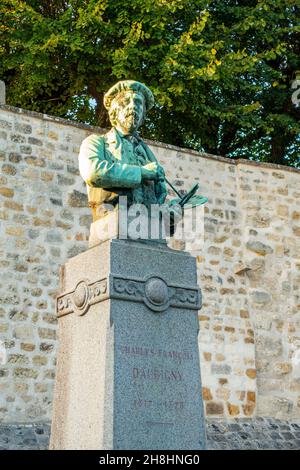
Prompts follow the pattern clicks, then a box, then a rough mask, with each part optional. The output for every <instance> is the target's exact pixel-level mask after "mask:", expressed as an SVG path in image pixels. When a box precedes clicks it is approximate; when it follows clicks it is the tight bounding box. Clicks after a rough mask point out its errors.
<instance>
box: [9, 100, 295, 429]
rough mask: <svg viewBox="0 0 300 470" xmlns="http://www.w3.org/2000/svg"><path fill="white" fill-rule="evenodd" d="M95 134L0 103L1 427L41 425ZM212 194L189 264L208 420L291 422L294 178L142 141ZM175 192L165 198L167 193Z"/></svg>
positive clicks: (84, 213) (170, 169) (172, 169)
mask: <svg viewBox="0 0 300 470" xmlns="http://www.w3.org/2000/svg"><path fill="white" fill-rule="evenodd" d="M93 132H99V133H100V132H102V131H101V129H96V128H92V127H90V126H86V125H82V124H78V123H74V122H70V121H65V120H62V119H58V118H54V117H49V116H45V115H42V114H38V113H32V112H28V111H24V110H20V109H17V108H12V107H9V106H5V105H2V106H0V164H1V175H0V240H1V248H0V267H1V273H2V275H1V281H0V298H1V305H0V339H1V343H0V397H1V398H0V399H1V401H0V420H1V422H3V423H42V422H49V420H50V417H51V402H52V390H53V383H54V382H53V381H54V374H55V357H56V318H55V315H54V299H55V296H56V294H57V293H58V290H59V289H58V267H59V265H61V264H63V263H64V262H65V261H66V259H67V258H69V257H72V256H74V255H75V254H77V253H79V252H81V251H83V250H85V249H86V248H87V239H88V232H89V226H90V222H91V217H90V211H89V209H88V207H87V198H86V191H85V187H84V184H83V183H82V181H81V178H80V176H79V174H78V169H77V168H78V166H77V155H78V151H79V146H80V143H81V142H82V140H83V139H84V138H85V137H86V136H87V135H89V134H90V133H93ZM149 145H150V147H151V149H152V151H153V152H154V153H155V155H156V156H157V158H158V160H159V161H160V162H161V164H162V165H163V166H164V168H165V169H166V174H167V177H168V179H169V180H170V181H172V182H174V184H175V186H176V188H177V189H179V190H181V189H189V188H190V187H191V184H192V183H193V182H194V181H195V180H196V181H198V182H199V183H200V191H201V194H203V195H205V196H207V197H208V198H209V201H208V203H207V204H206V208H205V235H204V245H203V246H201V243H200V244H199V243H198V242H199V241H197V240H195V241H194V242H193V243H189V245H188V246H186V249H189V251H190V252H191V253H192V254H194V255H195V256H196V257H197V265H198V276H199V283H200V285H201V288H202V291H203V308H202V310H201V312H200V314H199V318H200V324H201V332H200V335H199V339H200V351H201V365H202V371H201V372H202V383H203V397H204V400H205V411H206V416H207V418H210V419H212V418H213V419H216V418H250V417H253V416H267V417H270V418H280V419H287V420H292V419H294V420H297V419H299V418H300V352H299V350H300V309H299V306H300V300H299V299H300V292H299V286H300V209H299V196H300V189H299V184H300V173H299V170H296V169H292V168H288V167H280V166H275V165H268V164H258V163H255V162H251V161H244V160H235V161H232V160H229V159H225V158H221V157H216V156H212V155H206V154H200V153H198V152H195V151H191V150H184V149H179V148H176V147H173V146H169V145H165V144H161V143H156V142H149ZM170 194H171V193H170Z"/></svg>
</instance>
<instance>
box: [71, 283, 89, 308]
mask: <svg viewBox="0 0 300 470" xmlns="http://www.w3.org/2000/svg"><path fill="white" fill-rule="evenodd" d="M73 302H74V306H75V308H76V312H77V313H78V314H79V315H83V314H84V313H85V312H86V311H87V309H88V307H89V288H88V285H87V283H86V282H85V281H80V282H78V284H77V286H76V287H75V290H74V293H73Z"/></svg>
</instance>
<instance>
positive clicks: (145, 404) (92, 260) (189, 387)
mask: <svg viewBox="0 0 300 470" xmlns="http://www.w3.org/2000/svg"><path fill="white" fill-rule="evenodd" d="M62 287H63V291H64V293H63V294H61V295H60V296H59V297H58V299H57V315H58V323H59V353H58V361H57V373H56V386H55V396H54V409H53V421H52V430H51V443H50V448H51V449H98V450H100V449H105V450H109V449H121V450H133V449H141V450H158V449H163V450H169V449H189V450H191V449H203V448H205V426H204V417H203V404H202V397H201V381H200V367H199V352H198V329H199V326H198V310H199V309H200V307H201V294H200V290H199V288H198V287H197V277H196V262H195V259H194V258H193V257H191V256H190V255H188V254H187V253H184V252H177V251H173V250H171V249H169V248H168V247H167V246H166V245H164V244H160V243H152V244H151V242H142V241H139V242H137V241H132V240H129V241H127V240H126V241H125V240H118V239H114V240H108V241H106V242H103V243H101V244H98V245H96V246H94V247H92V248H90V249H89V250H87V251H86V252H84V253H82V254H80V255H78V256H76V257H74V258H72V259H70V260H69V261H68V262H67V263H66V265H65V267H64V269H63V271H62Z"/></svg>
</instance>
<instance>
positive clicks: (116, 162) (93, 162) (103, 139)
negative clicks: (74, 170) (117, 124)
mask: <svg viewBox="0 0 300 470" xmlns="http://www.w3.org/2000/svg"><path fill="white" fill-rule="evenodd" d="M156 161H157V160H156V157H155V156H154V154H153V153H152V152H151V150H150V148H149V147H148V146H147V145H146V144H145V142H143V140H142V139H141V138H140V137H139V135H138V134H137V133H134V134H133V135H132V136H124V135H122V134H121V133H120V132H119V131H118V130H117V129H115V128H114V127H113V128H112V129H111V130H110V131H109V132H107V133H106V134H104V135H102V136H99V135H96V134H92V135H90V136H88V137H87V138H86V139H85V140H84V141H83V142H82V144H81V147H80V153H79V170H80V174H81V176H82V178H83V179H84V181H85V182H86V184H87V191H88V198H89V204H90V206H91V207H96V206H99V205H101V204H102V203H105V202H107V203H110V204H113V205H115V204H116V203H117V202H118V198H119V196H120V195H122V196H127V198H128V204H129V205H131V204H134V203H143V204H145V205H146V206H148V207H149V206H150V204H163V203H164V201H165V198H166V195H167V189H166V184H165V182H164V181H163V182H161V181H159V182H155V181H142V175H141V166H144V165H146V164H147V163H150V162H156Z"/></svg>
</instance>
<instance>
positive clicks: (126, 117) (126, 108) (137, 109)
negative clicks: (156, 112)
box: [113, 90, 145, 134]
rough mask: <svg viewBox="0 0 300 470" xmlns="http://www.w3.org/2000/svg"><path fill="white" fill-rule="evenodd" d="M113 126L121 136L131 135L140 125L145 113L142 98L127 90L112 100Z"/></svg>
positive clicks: (138, 94)
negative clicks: (113, 109) (113, 110)
mask: <svg viewBox="0 0 300 470" xmlns="http://www.w3.org/2000/svg"><path fill="white" fill-rule="evenodd" d="M113 106H114V108H115V119H114V120H115V125H116V127H117V129H119V130H120V131H121V132H122V133H123V134H131V133H132V132H134V131H136V130H137V129H138V128H139V127H140V126H141V124H142V122H143V119H144V112H145V109H144V107H145V103H144V97H143V96H142V95H141V94H140V93H136V92H135V91H131V90H128V91H126V92H124V93H120V94H119V95H118V96H117V97H116V98H115V100H114V103H113Z"/></svg>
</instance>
